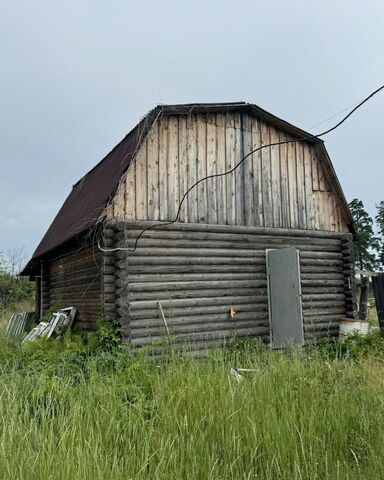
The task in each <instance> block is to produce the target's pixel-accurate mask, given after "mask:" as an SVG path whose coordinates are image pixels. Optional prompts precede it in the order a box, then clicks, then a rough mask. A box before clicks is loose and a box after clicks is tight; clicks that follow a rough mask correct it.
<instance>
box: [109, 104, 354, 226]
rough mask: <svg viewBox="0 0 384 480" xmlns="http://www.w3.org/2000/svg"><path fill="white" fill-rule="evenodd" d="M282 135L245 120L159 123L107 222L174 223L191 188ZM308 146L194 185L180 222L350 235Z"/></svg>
mask: <svg viewBox="0 0 384 480" xmlns="http://www.w3.org/2000/svg"><path fill="white" fill-rule="evenodd" d="M286 139H290V137H287V135H286V134H285V133H284V132H282V131H280V130H277V129H276V128H274V127H272V126H269V125H268V124H266V123H264V122H263V121H260V120H258V119H257V118H254V117H252V116H250V115H249V114H245V113H236V112H231V113H217V114H213V113H210V114H207V115H203V114H191V115H178V116H176V115H174V116H164V117H162V118H159V119H158V120H157V121H156V122H155V123H154V125H153V127H152V129H151V130H150V132H149V134H148V136H147V138H146V139H145V141H144V143H143V145H142V147H141V148H140V150H139V151H138V153H137V156H136V160H135V161H134V162H133V164H132V165H131V166H130V167H129V169H128V172H127V174H126V176H124V177H123V179H122V181H121V183H120V186H119V188H118V190H117V193H116V195H115V197H114V199H113V201H112V202H111V204H110V205H109V207H108V208H107V215H108V218H110V219H111V218H118V219H124V218H127V219H133V220H135V219H136V220H172V219H174V218H175V215H176V213H177V209H178V206H179V202H180V200H181V198H182V197H183V194H184V193H185V192H186V191H187V190H188V188H189V187H191V186H192V185H193V184H194V182H196V180H198V179H200V178H202V177H204V176H207V175H211V174H216V173H223V172H225V171H227V170H229V169H231V168H233V167H234V166H235V165H236V164H237V163H238V162H239V161H240V160H241V159H242V157H243V156H244V155H246V154H247V153H249V152H250V151H252V150H253V149H255V148H257V147H260V146H262V145H267V144H269V143H271V142H279V141H283V140H286ZM333 192H334V189H333V188H332V185H331V183H330V179H329V178H327V175H326V171H325V169H324V168H323V162H322V161H321V158H320V154H319V153H317V149H316V147H314V146H313V145H311V144H309V143H305V142H297V143H290V144H285V145H280V146H273V147H267V148H265V149H263V150H261V151H259V152H257V153H255V154H253V155H252V156H250V157H249V158H248V159H247V160H245V162H244V163H243V164H242V165H241V166H240V167H239V168H238V169H237V170H236V171H235V172H234V173H233V174H232V175H228V176H223V177H220V178H215V179H209V180H207V181H205V182H202V183H200V184H199V185H198V186H197V187H196V188H195V189H194V190H192V191H191V192H190V194H189V195H188V196H187V198H186V200H185V202H184V204H183V206H182V209H181V212H180V216H179V220H180V221H181V222H189V223H204V224H219V225H226V224H227V225H246V226H254V227H269V228H272V227H277V228H295V229H310V230H312V229H313V230H328V231H335V232H348V227H347V225H346V223H345V221H344V220H343V214H342V209H341V206H340V202H339V200H338V199H337V198H336V196H335V194H334V193H333Z"/></svg>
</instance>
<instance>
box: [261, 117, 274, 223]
mask: <svg viewBox="0 0 384 480" xmlns="http://www.w3.org/2000/svg"><path fill="white" fill-rule="evenodd" d="M261 143H262V145H269V144H270V143H271V140H270V133H269V126H268V125H267V124H266V123H264V122H262V123H261ZM261 173H262V180H263V182H262V190H263V209H264V225H265V226H266V227H273V210H272V176H271V148H270V147H269V146H267V147H265V148H263V149H262V150H261Z"/></svg>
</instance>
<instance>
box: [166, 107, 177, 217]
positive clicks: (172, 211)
mask: <svg viewBox="0 0 384 480" xmlns="http://www.w3.org/2000/svg"><path fill="white" fill-rule="evenodd" d="M178 208H179V118H178V117H177V116H173V115H172V116H170V117H169V144H168V217H169V219H170V220H175V217H176V213H177V210H178Z"/></svg>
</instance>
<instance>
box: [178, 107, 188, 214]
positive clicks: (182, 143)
mask: <svg viewBox="0 0 384 480" xmlns="http://www.w3.org/2000/svg"><path fill="white" fill-rule="evenodd" d="M187 189H188V174H187V118H186V116H185V115H181V116H180V117H179V192H180V193H179V196H180V200H179V201H180V202H181V200H182V198H183V196H184V194H185V192H186V191H187ZM188 202H189V195H187V196H186V197H185V200H184V201H183V204H182V206H181V210H180V216H179V220H180V222H188Z"/></svg>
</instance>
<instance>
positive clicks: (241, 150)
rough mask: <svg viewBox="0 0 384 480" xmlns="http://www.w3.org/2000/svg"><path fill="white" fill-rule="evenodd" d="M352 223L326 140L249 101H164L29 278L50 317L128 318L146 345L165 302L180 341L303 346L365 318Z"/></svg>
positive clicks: (75, 195)
mask: <svg viewBox="0 0 384 480" xmlns="http://www.w3.org/2000/svg"><path fill="white" fill-rule="evenodd" d="M302 138H307V140H298V139H302ZM287 140H288V141H290V143H281V142H285V141H287ZM294 140H296V141H294ZM279 143H280V144H279ZM269 144H278V145H272V146H269ZM259 147H263V148H262V149H260V150H258V151H256V152H255V153H254V154H252V155H250V156H249V157H248V158H247V159H246V160H245V161H244V162H243V163H242V164H241V166H239V167H238V168H237V169H236V170H235V171H234V172H233V173H231V174H228V175H222V176H218V177H214V178H208V179H207V180H205V181H202V182H200V183H199V184H198V185H197V186H196V187H194V188H193V189H192V190H191V191H190V192H189V194H188V195H187V197H186V198H185V201H184V202H183V204H182V206H181V209H180V215H179V217H178V218H177V221H176V222H174V223H172V224H169V223H167V222H171V221H173V220H174V219H175V217H176V215H177V212H178V209H179V205H180V201H181V199H182V197H183V195H184V193H185V192H186V191H187V190H188V189H189V188H190V187H191V186H192V185H194V184H195V182H197V181H198V180H199V179H202V178H204V177H207V176H210V175H215V174H220V173H223V172H226V171H228V170H231V169H233V168H234V167H235V165H236V164H237V163H238V162H239V161H240V160H241V159H242V158H243V157H244V156H245V155H247V154H248V153H249V152H251V151H253V150H255V149H258V148H259ZM154 223H156V227H155V228H153V229H151V230H148V231H147V232H145V233H144V234H143V235H142V237H141V238H140V240H139V241H138V243H137V249H136V250H135V252H134V253H132V252H130V251H129V249H132V248H133V246H134V245H135V240H136V238H137V236H138V235H139V234H140V232H141V231H142V230H143V229H144V228H146V227H147V226H149V225H152V224H154ZM351 224H352V219H351V214H350V211H349V209H348V205H347V202H346V200H345V197H344V194H343V191H342V189H341V186H340V183H339V181H338V179H337V176H336V174H335V171H334V168H333V166H332V163H331V160H330V158H329V156H328V154H327V151H326V148H325V146H324V143H323V141H322V140H319V139H316V138H313V137H312V138H311V137H310V135H309V134H308V133H306V132H304V131H302V130H300V129H299V128H297V127H295V126H293V125H291V124H289V123H287V122H285V121H283V120H281V119H279V118H277V117H276V116H274V115H272V114H270V113H268V112H266V111H265V110H263V109H261V108H260V107H258V106H256V105H252V104H248V103H244V102H239V103H225V104H191V105H168V106H164V105H162V106H158V107H156V108H155V109H153V110H152V111H151V112H150V113H149V114H147V115H146V116H145V117H144V118H143V120H142V121H141V122H140V123H139V124H138V125H137V126H136V127H135V128H134V129H133V130H132V131H131V132H130V133H129V134H128V135H127V136H126V137H125V138H124V139H123V140H122V141H121V142H120V143H119V144H118V145H117V146H116V147H115V148H114V149H113V150H112V151H111V152H110V153H109V154H108V155H107V156H106V157H105V158H104V159H103V160H102V161H101V162H100V163H98V164H97V165H96V166H95V167H94V168H93V169H92V170H91V171H90V172H88V173H87V174H86V175H85V176H84V177H83V178H82V179H81V180H80V181H79V182H78V183H77V184H75V185H74V187H73V189H72V191H71V193H70V194H69V196H68V198H67V200H66V201H65V203H64V205H63V206H62V208H61V210H60V211H59V213H58V214H57V216H56V218H55V219H54V221H53V223H52V225H51V226H50V227H49V229H48V231H47V233H46V234H45V236H44V237H43V239H42V240H41V243H40V244H39V246H38V247H37V249H36V251H35V253H34V255H33V257H32V259H31V260H30V261H29V263H28V265H27V266H26V268H25V269H24V271H23V274H24V275H29V276H30V278H31V280H35V282H36V291H37V295H36V297H37V306H36V308H37V310H38V314H39V315H43V314H44V313H45V312H47V311H48V310H49V309H51V308H56V307H67V306H75V307H76V308H77V310H78V316H77V323H78V325H80V326H81V327H82V328H84V329H86V330H92V329H95V328H96V320H97V318H99V317H100V316H102V315H106V316H109V317H114V318H116V319H118V320H119V321H120V322H121V323H122V325H124V327H125V341H126V342H127V343H130V344H131V345H132V346H142V345H145V344H148V343H150V342H157V341H159V340H160V341H161V339H162V338H163V337H164V321H163V319H162V316H161V315H159V302H160V304H161V307H162V309H163V312H164V315H165V318H166V322H167V327H168V330H169V332H170V333H171V335H172V336H174V341H175V342H176V343H184V342H186V341H190V342H196V344H200V343H201V342H203V344H204V345H210V344H215V343H218V342H221V341H223V340H224V339H228V338H232V337H234V336H236V337H260V338H262V339H263V340H265V341H271V342H272V343H273V342H274V341H275V344H276V345H277V346H279V345H284V342H285V343H286V342H287V341H293V342H294V343H298V344H302V343H303V342H304V341H312V340H313V339H317V338H321V337H325V336H335V335H336V334H337V331H338V322H339V321H340V320H341V319H343V318H354V317H355V306H354V303H353V288H354V287H353V285H354V283H353V280H354V274H353V258H352V233H351Z"/></svg>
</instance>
